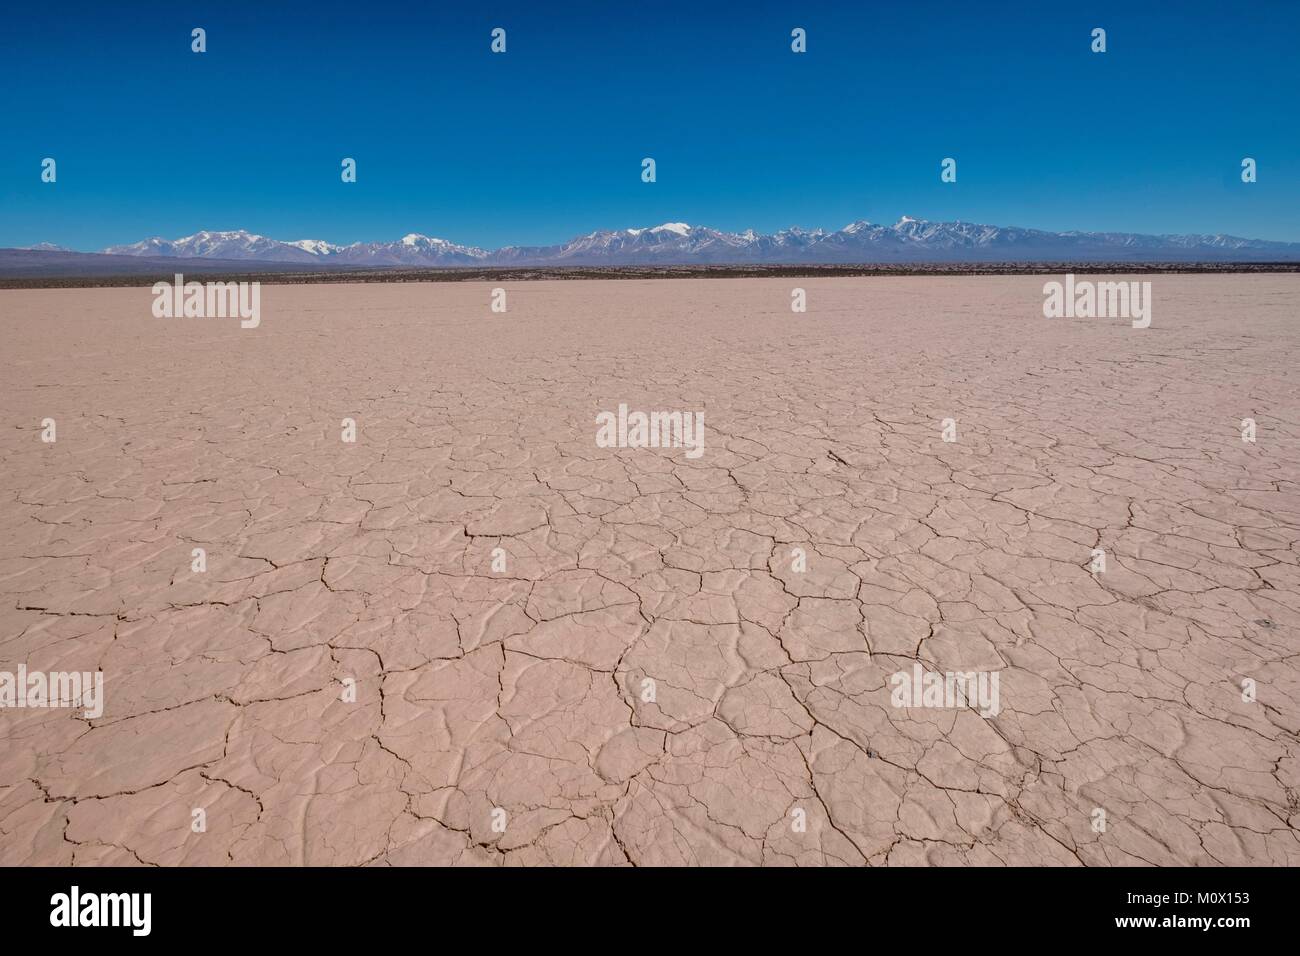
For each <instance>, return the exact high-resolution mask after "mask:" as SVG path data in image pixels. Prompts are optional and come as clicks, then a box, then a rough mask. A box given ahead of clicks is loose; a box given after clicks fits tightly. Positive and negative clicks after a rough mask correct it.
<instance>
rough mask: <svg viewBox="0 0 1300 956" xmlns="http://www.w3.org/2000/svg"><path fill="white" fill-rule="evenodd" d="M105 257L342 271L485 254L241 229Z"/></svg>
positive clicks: (112, 250) (427, 244)
mask: <svg viewBox="0 0 1300 956" xmlns="http://www.w3.org/2000/svg"><path fill="white" fill-rule="evenodd" d="M104 252H105V254H107V255H117V256H161V257H164V258H185V259H241V260H242V259H246V260H252V261H256V262H322V261H326V262H336V263H338V264H340V265H373V266H394V265H419V266H430V265H435V266H438V265H470V264H473V263H476V262H478V261H480V260H482V259H483V258H484V257H485V256H487V254H488V253H487V252H485V251H484V250H482V249H474V248H471V247H469V246H458V245H456V244H455V243H453V242H448V241H447V240H446V239H433V238H430V237H429V236H421V235H418V234H416V233H411V234H410V235H407V236H403V237H402V238H401V239H400V240H398V241H397V242H354V243H352V244H350V245H346V246H340V245H335V244H334V243H331V242H325V241H324V240H322V239H295V240H293V241H292V242H282V241H280V240H278V239H268V238H267V237H266V236H258V235H255V234H253V233H251V232H246V231H244V230H243V229H237V230H234V231H232V232H207V231H204V232H196V233H195V234H194V235H192V236H186V237H185V238H183V239H174V240H169V239H158V238H154V239H145V240H143V241H141V242H136V243H132V244H131V245H129V246H109V247H108V248H107V249H105V250H104Z"/></svg>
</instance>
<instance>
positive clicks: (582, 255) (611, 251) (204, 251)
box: [104, 216, 1300, 267]
mask: <svg viewBox="0 0 1300 956" xmlns="http://www.w3.org/2000/svg"><path fill="white" fill-rule="evenodd" d="M104 253H105V254H109V255H125V256H145V257H151V258H159V257H161V258H187V259H224V260H243V261H253V262H280V263H304V264H306V263H311V264H315V265H329V264H336V265H340V266H344V265H346V266H379V267H382V266H433V267H437V266H446V267H453V266H492V265H503V266H506V265H508V266H548V265H575V266H577V265H582V266H599V265H694V264H710V265H732V264H737V265H740V264H748V263H765V264H812V263H825V264H848V263H873V262H972V261H973V262H979V261H998V262H1007V261H1024V262H1041V261H1127V260H1131V261H1143V260H1150V261H1202V262H1204V261H1210V262H1219V261H1224V262H1232V261H1260V260H1270V261H1300V243H1296V242H1274V241H1270V240H1264V239H1243V238H1240V237H1238V236H1226V235H1214V236H1209V235H1160V236H1153V235H1143V234H1139V233H1124V232H1047V231H1044V230H1039V229H1023V228H1020V227H1017V226H989V225H981V224H978V223H968V222H960V221H958V222H928V221H926V220H924V219H913V218H912V217H910V216H904V217H902V218H901V219H899V220H898V222H896V223H894V224H893V225H892V226H886V225H880V224H878V223H871V222H867V221H866V220H859V221H857V222H853V223H850V224H849V225H847V226H845V227H844V228H843V229H840V230H838V231H836V232H826V231H824V230H822V229H815V230H812V231H808V230H804V229H799V228H790V229H784V230H781V231H780V232H775V233H771V234H770V235H762V234H759V233H756V232H754V231H753V230H748V231H746V232H742V233H731V232H722V231H720V230H717V229H711V228H709V227H707V226H690V225H687V224H686V223H683V222H667V223H663V224H662V225H659V226H652V227H650V228H644V229H620V230H597V231H595V232H592V233H590V234H588V235H585V236H578V237H575V238H573V239H570V240H569V241H568V242H565V243H561V244H559V245H552V246H505V247H503V248H501V249H496V250H487V249H480V248H477V247H475V246H464V245H459V244H457V243H454V242H450V241H448V240H446V239H437V238H433V237H430V236H425V235H421V234H419V233H410V234H409V235H406V236H403V237H402V238H401V239H399V240H397V241H395V242H354V243H351V244H349V245H337V244H334V243H330V242H326V241H324V240H321V239H297V240H294V241H289V242H286V241H281V240H278V239H271V238H268V237H266V236H259V235H255V234H253V233H249V232H246V231H244V230H242V229H241V230H234V231H229V232H211V231H204V232H198V233H195V234H194V235H192V236H186V237H184V238H182V239H174V240H169V239H161V238H152V239H145V240H143V241H141V242H137V243H132V244H130V245H124V246H110V247H109V248H107V249H105V250H104Z"/></svg>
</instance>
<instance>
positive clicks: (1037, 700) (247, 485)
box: [0, 276, 1300, 865]
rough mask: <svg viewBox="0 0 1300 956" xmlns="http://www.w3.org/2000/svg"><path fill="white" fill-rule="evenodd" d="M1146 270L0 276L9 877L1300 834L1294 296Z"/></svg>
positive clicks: (834, 853) (874, 857)
mask: <svg viewBox="0 0 1300 956" xmlns="http://www.w3.org/2000/svg"><path fill="white" fill-rule="evenodd" d="M1148 278H1150V279H1151V282H1152V286H1153V296H1154V321H1153V325H1152V327H1151V328H1150V329H1147V330H1134V329H1132V328H1131V327H1130V326H1129V324H1128V323H1127V322H1126V321H1123V320H1102V319H1057V320H1048V319H1044V318H1043V316H1042V311H1041V309H1042V301H1043V295H1042V284H1043V281H1044V278H1043V277H1010V278H1008V277H998V278H992V277H988V278H980V277H964V278H955V277H945V278H862V279H831V280H817V279H806V280H749V279H742V280H721V279H719V280H709V279H702V280H701V279H697V280H684V281H667V280H665V281H625V282H618V281H610V282H605V281H580V282H533V283H514V284H512V285H510V286H509V289H508V295H509V312H508V313H507V314H505V315H494V314H492V313H491V312H490V311H489V301H490V293H491V284H482V283H464V284H461V283H427V284H402V285H383V284H372V285H308V286H266V287H264V288H263V290H262V324H261V327H260V328H258V329H253V330H241V329H240V328H239V325H238V321H237V320H221V319H216V320H199V319H175V320H165V319H154V318H153V317H152V316H151V314H150V305H151V302H152V296H151V294H150V291H149V290H148V289H112V290H41V291H9V292H3V293H0V314H2V318H0V322H2V324H3V332H4V342H5V359H4V368H5V375H4V379H3V385H2V388H3V399H4V401H3V412H4V422H3V424H4V428H3V434H2V436H0V454H2V456H3V476H2V477H0V490H2V492H3V516H2V519H0V549H2V550H0V598H2V600H3V607H2V608H0V670H11V671H12V670H15V669H16V668H17V667H18V665H20V664H25V665H26V667H27V668H28V670H29V671H35V670H40V671H72V670H77V671H95V670H102V672H103V674H104V679H105V696H106V702H105V707H104V711H103V714H102V716H100V717H98V718H97V719H87V718H86V717H85V716H84V715H83V713H82V711H81V710H75V711H74V710H69V709H6V710H3V711H0V740H2V741H3V744H2V747H0V863H4V864H67V863H75V864H135V863H141V864H158V865H174V864H230V863H233V864H309V865H316V864H626V863H633V864H806V865H807V864H812V865H816V864H863V863H867V864H942V865H946V864H999V863H1014V864H1064V865H1077V864H1087V865H1106V864H1275V865H1282V864H1285V865H1293V864H1296V863H1300V842H1298V841H1297V836H1298V834H1297V826H1298V825H1300V807H1298V802H1300V798H1298V793H1300V764H1298V762H1297V760H1298V755H1300V744H1298V743H1297V728H1298V727H1300V682H1298V680H1297V647H1296V633H1297V625H1300V567H1298V562H1300V545H1298V544H1297V542H1298V541H1300V485H1298V484H1297V482H1298V480H1300V443H1298V441H1297V440H1298V438H1300V424H1298V423H1300V396H1298V394H1297V386H1296V377H1295V376H1296V369H1297V367H1298V366H1297V360H1298V358H1300V354H1298V349H1297V346H1298V345H1300V331H1298V329H1297V324H1296V323H1297V303H1298V301H1300V298H1298V295H1297V294H1298V293H1300V283H1298V282H1297V279H1296V277H1293V276H1192V277H1179V276H1154V277H1148ZM795 285H799V286H802V287H805V288H806V289H807V290H808V299H809V311H808V313H807V314H806V315H794V314H791V312H790V290H791V287H792V286H795ZM620 402H626V403H627V404H628V405H629V406H630V407H631V408H632V409H641V410H691V411H695V410H698V411H703V412H704V415H705V451H704V454H703V456H702V457H700V458H698V459H695V460H690V459H687V458H686V457H685V455H684V454H683V452H682V451H681V450H676V451H662V450H655V449H603V448H598V447H597V446H596V443H595V432H596V425H595V416H596V413H597V412H600V411H604V410H613V409H616V408H617V407H618V404H619V403H620ZM47 417H48V418H53V419H55V421H56V423H57V432H56V434H57V441H56V442H55V443H53V444H45V443H42V442H41V440H40V428H41V425H40V423H41V420H42V419H44V418H47ZM346 417H352V418H355V419H356V422H357V440H356V442H355V443H354V444H347V443H344V442H343V441H341V421H342V419H344V418H346ZM948 417H951V418H954V419H956V421H957V429H958V440H957V441H956V442H955V443H945V442H943V441H942V440H941V439H940V421H941V420H942V419H944V418H948ZM1247 417H1250V418H1254V419H1256V421H1257V422H1258V441H1257V442H1255V443H1254V444H1250V443H1246V442H1243V441H1242V438H1241V420H1242V419H1243V418H1247ZM196 547H201V548H204V549H205V550H206V553H207V571H206V572H204V573H195V572H193V571H192V570H191V560H192V558H191V555H192V551H193V549H194V548H196ZM496 548H501V549H503V551H504V553H505V555H506V570H505V571H504V572H494V571H493V569H492V564H493V552H494V549H496ZM795 548H802V549H804V550H805V552H806V554H807V570H806V571H805V572H803V573H798V572H796V571H794V570H792V560H791V552H792V551H793V549H795ZM1094 548H1102V549H1103V550H1104V551H1105V552H1106V555H1107V567H1106V570H1105V572H1104V573H1100V574H1093V573H1091V571H1090V562H1091V560H1092V551H1093V549H1094ZM918 661H919V662H921V663H922V664H923V665H924V666H925V668H926V669H927V670H928V671H937V672H945V671H953V670H957V671H966V672H969V671H995V672H997V673H998V674H999V677H1000V709H999V711H998V713H997V714H996V715H995V716H992V717H990V718H988V719H985V718H983V717H981V716H980V715H979V714H978V713H977V712H976V711H975V710H974V709H972V708H971V707H957V708H951V709H945V708H925V707H894V706H892V704H891V687H890V683H889V677H890V675H891V674H893V673H895V672H897V671H900V670H904V671H910V669H911V667H912V665H913V663H914V662H918ZM647 678H649V679H650V680H652V681H653V682H654V685H653V686H654V688H655V692H654V694H653V697H654V699H653V700H652V701H648V700H645V699H643V696H644V688H645V687H647V686H649V685H646V684H645V683H644V681H645V680H646V679H647ZM1246 678H1249V679H1251V680H1253V681H1255V682H1256V687H1257V699H1256V700H1254V701H1253V702H1247V701H1246V700H1243V690H1242V681H1243V679H1246ZM348 679H351V680H353V681H355V690H356V700H355V702H349V701H346V700H344V699H343V698H344V697H345V696H346V695H345V690H344V688H345V683H344V682H345V681H346V680H348ZM196 808H202V809H204V810H205V812H206V830H204V831H203V832H198V833H196V832H193V830H192V828H191V823H192V821H193V819H194V818H193V816H192V813H193V811H194V810H195V809H196ZM495 808H500V809H501V810H504V811H505V816H504V817H501V816H500V815H497V816H496V817H494V809H495ZM1098 808H1101V809H1104V810H1105V812H1106V820H1107V825H1106V827H1105V830H1104V832H1095V831H1094V828H1093V821H1094V810H1095V809H1098ZM798 810H802V811H803V812H804V814H803V815H804V817H805V818H806V824H807V826H806V830H804V831H802V832H800V831H799V830H798V829H797V828H796V827H795V826H794V825H793V824H794V821H795V819H796V818H797V816H798V814H796V813H795V811H798ZM494 820H504V821H505V822H506V826H505V829H504V832H498V831H497V829H494V828H493V823H494ZM498 829H499V828H498Z"/></svg>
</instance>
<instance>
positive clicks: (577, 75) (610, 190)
mask: <svg viewBox="0 0 1300 956" xmlns="http://www.w3.org/2000/svg"><path fill="white" fill-rule="evenodd" d="M548 11H551V12H548ZM196 26H202V27H204V28H206V30H207V33H208V52H207V53H205V54H202V55H197V54H194V53H191V52H190V30H191V28H193V27H196ZM496 26H501V27H504V28H505V29H506V30H507V31H508V52H507V53H506V54H505V55H493V54H492V53H490V52H489V49H488V46H489V32H490V30H491V29H492V28H493V27H496ZM796 26H801V27H804V28H806V29H807V31H808V52H807V53H806V54H804V55H796V54H793V53H791V52H790V30H791V29H792V28H793V27H796ZM1096 26H1102V27H1105V28H1106V30H1107V31H1108V47H1109V50H1108V52H1107V53H1106V54H1104V55H1094V54H1092V53H1091V52H1090V51H1089V44H1090V36H1089V34H1090V32H1091V30H1092V28H1093V27H1096ZM1298 49H1300V3H1297V2H1294V0H1277V2H1272V0H1245V2H1241V3H1230V2H1218V0H1216V2H1201V0H1184V2H1160V3H1154V2H1152V3H1145V2H1139V0H1131V2H1115V3H1093V2H1090V3H1056V2H1049V0H1027V2H1004V0H998V2H993V0H989V2H983V0H954V2H920V0H917V2H902V0H898V2H889V3H883V2H882V3H875V2H870V0H854V2H848V0H844V2H802V3H799V2H786V3H773V2H766V0H746V2H743V3H741V2H707V0H694V2H677V0H645V2H633V0H596V2H569V3H564V2H558V0H557V2H549V0H546V2H544V0H529V2H525V3H494V2H466V3H450V2H432V0H430V2H419V3H410V4H402V5H398V4H389V3H386V2H383V0H367V2H348V3H338V2H329V0H324V2H318V3H312V4H296V3H292V2H287V0H262V2H256V3H254V2H247V3H243V2H234V0H221V2H210V3H186V2H181V0H169V2H158V3H153V2H124V3H105V2H94V3H84V2H76V0H74V2H67V3H63V2H60V3H48V4H42V3H36V2H30V3H29V2H16V3H13V4H9V5H7V8H6V10H5V13H4V16H3V21H2V22H0V88H2V89H3V93H4V98H3V102H4V104H5V109H4V116H3V121H2V123H0V246H14V245H29V244H33V243H36V242H40V241H48V242H55V243H58V244H61V245H66V246H69V247H71V248H76V249H85V250H93V249H99V248H102V247H103V246H105V245H109V244H113V243H121V242H131V241H135V240H138V239H142V238H145V237H147V236H153V235H161V236H164V237H167V238H174V237H177V236H182V235H188V234H190V233H193V232H195V231H197V230H199V229H237V228H245V229H249V230H251V231H253V232H258V233H262V234H264V235H269V236H272V237H274V238H278V239H300V238H320V239H327V240H330V241H333V242H352V241H356V240H381V239H396V238H398V237H400V236H402V235H404V234H405V233H407V232H421V233H425V234H427V235H434V236H441V237H444V238H447V239H451V240H453V241H456V242H462V243H469V244H475V245H480V246H485V247H496V246H500V245H505V244H511V243H518V244H533V243H551V242H558V241H562V240H565V239H568V238H571V237H572V236H575V235H579V234H582V233H586V232H590V231H591V230H593V229H597V228H624V227H628V226H646V225H654V224H657V223H660V222H665V221H685V222H689V223H692V224H702V225H710V226H715V227H717V228H721V229H728V230H735V231H739V230H743V229H746V228H754V229H757V230H759V231H763V232H767V231H774V230H776V229H780V228H784V227H787V226H791V225H800V226H804V227H807V228H815V227H818V226H820V227H824V228H831V229H837V228H840V227H841V226H843V225H845V224H846V223H848V222H851V221H853V220H855V219H869V220H871V221H873V222H893V221H894V220H896V219H897V218H898V217H899V216H900V215H903V214H907V215H912V216H917V217H920V218H926V219H965V220H971V221H978V222H988V223H994V224H998V225H1020V226H1031V227H1038V228H1046V229H1059V230H1065V229H1083V230H1119V231H1133V232H1153V233H1164V232H1206V233H1217V232H1225V233H1233V234H1237V235H1243V236H1248V237H1253V238H1265V239H1282V240H1292V241H1295V240H1300V122H1297V120H1298V119H1300V106H1298V105H1297V104H1298V103H1300V79H1298V76H1297V68H1296V63H1297V56H1298V55H1300V54H1298V52H1297V51H1298ZM46 156H50V157H54V158H55V159H56V160H57V161H58V182H57V183H56V184H55V185H53V186H51V185H46V184H42V183H41V182H40V162H41V160H42V158H44V157H46ZM344 156H351V157H355V158H356V160H357V163H358V182H357V183H355V184H348V185H345V184H343V183H342V182H340V179H339V163H340V160H341V159H342V158H343V157H344ZM645 156H653V157H654V158H655V159H656V160H657V162H658V182H657V183H654V184H653V185H647V184H644V183H642V182H641V180H640V162H641V159H642V157H645ZM946 156H952V157H954V158H956V159H957V161H958V181H957V183H956V184H943V183H941V182H940V180H939V163H940V161H941V160H942V159H943V158H944V157H946ZM1243 156H1251V157H1254V158H1255V159H1257V160H1258V163H1259V181H1258V182H1257V183H1255V184H1254V185H1250V186H1246V185H1243V184H1242V183H1241V182H1240V162H1241V159H1242V157H1243Z"/></svg>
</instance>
